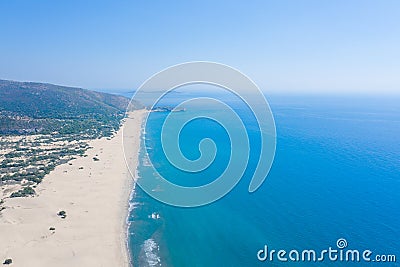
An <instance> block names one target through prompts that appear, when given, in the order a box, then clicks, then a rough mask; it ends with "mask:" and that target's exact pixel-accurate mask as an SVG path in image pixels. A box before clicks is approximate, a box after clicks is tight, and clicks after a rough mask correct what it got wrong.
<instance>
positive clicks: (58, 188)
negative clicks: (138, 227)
mask: <svg viewBox="0 0 400 267" xmlns="http://www.w3.org/2000/svg"><path fill="white" fill-rule="evenodd" d="M145 112H146V111H145V110H137V111H133V112H130V113H129V115H128V116H127V117H126V118H125V121H124V123H123V125H122V127H121V128H120V129H119V130H118V132H117V133H116V135H115V136H114V137H113V138H111V139H110V140H108V139H107V138H101V139H96V140H91V141H90V143H89V144H90V146H92V147H93V148H91V149H89V150H88V151H86V153H85V155H86V156H84V157H79V158H77V159H74V160H72V161H70V162H69V163H67V164H63V165H59V166H57V167H56V168H55V170H54V171H52V172H51V173H50V174H48V175H46V177H45V178H44V180H43V181H42V183H41V184H39V185H38V186H37V188H36V191H37V195H36V196H35V197H28V198H8V199H6V201H5V203H4V206H5V207H6V209H5V210H3V211H2V212H1V213H0V237H1V239H0V263H3V261H4V260H5V259H8V258H10V259H12V261H13V263H12V266H32V267H35V266H38V267H39V266H40V267H47V266H88V267H92V266H93V267H95V266H96V267H97V266H127V267H128V266H131V264H130V257H129V254H130V253H129V251H128V233H127V228H128V223H127V218H128V216H129V201H130V196H131V192H132V190H133V188H134V180H133V179H132V176H131V174H130V173H129V171H128V169H127V167H126V162H125V160H127V161H128V162H129V166H130V168H135V169H136V167H137V164H138V156H139V149H140V142H141V140H140V138H141V128H142V120H143V115H144V114H145ZM124 130H125V133H129V135H127V134H124ZM123 138H124V144H123V146H122V145H121V144H122V139H123ZM123 148H124V149H129V151H132V153H131V155H132V156H131V157H129V158H128V159H125V156H124V151H123ZM94 157H96V158H99V160H98V161H97V160H94V159H93V158H94ZM133 174H135V173H133ZM61 210H64V211H65V212H66V215H67V216H66V218H65V219H62V218H60V216H58V215H57V213H58V212H59V211H61ZM53 227H54V228H55V230H50V229H51V228H53Z"/></svg>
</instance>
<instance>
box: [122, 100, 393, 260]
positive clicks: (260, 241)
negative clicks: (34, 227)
mask: <svg viewBox="0 0 400 267" xmlns="http://www.w3.org/2000/svg"><path fill="white" fill-rule="evenodd" d="M191 97H192V95H190V94H184V93H180V94H174V95H173V96H171V97H169V98H168V97H166V99H165V100H163V101H164V102H163V103H160V105H167V104H168V105H170V104H174V103H176V102H179V101H181V100H185V99H188V98H191ZM219 97H222V98H223V99H224V100H225V101H226V102H229V103H230V104H231V105H232V107H233V108H234V109H235V111H237V113H238V114H240V116H241V118H242V120H243V121H244V122H245V124H246V127H247V130H248V134H249V138H250V145H251V155H250V161H249V165H248V167H247V169H246V172H245V174H244V177H243V178H242V179H241V181H240V182H239V184H238V185H237V186H236V187H235V188H234V189H233V190H232V191H231V192H230V193H229V194H228V195H226V196H225V197H224V198H222V199H220V200H218V201H216V202H214V203H212V204H209V205H206V206H203V207H198V208H177V207H172V206H168V205H165V204H162V203H160V202H158V201H156V200H153V199H152V198H151V197H149V196H148V195H147V194H146V193H145V192H144V191H143V190H141V189H140V188H139V187H138V186H137V187H136V189H135V191H134V193H133V195H132V200H131V204H132V210H131V212H130V216H129V218H128V220H129V222H130V227H129V239H128V242H129V247H130V249H131V256H132V262H133V264H134V266H281V265H282V266H286V265H290V266H347V265H351V266H353V265H354V266H366V265H367V266H369V265H373V266H375V265H376V266H380V265H381V266H397V265H395V264H394V263H385V264H383V263H379V264H378V263H376V264H373V263H365V262H364V263H362V262H361V263H353V264H349V263H344V262H329V261H327V260H325V261H323V262H316V263H310V262H306V263H302V262H296V263H293V262H287V263H283V262H279V261H268V260H267V261H266V262H260V261H258V259H257V252H258V251H259V250H260V249H262V248H263V247H264V245H268V247H269V248H271V249H276V250H279V249H285V250H287V251H290V250H292V249H297V250H299V251H302V250H304V249H314V250H316V251H320V250H323V249H327V248H328V247H333V248H336V241H337V240H338V239H339V238H345V239H346V240H347V242H348V248H350V249H358V250H360V251H362V250H365V249H369V250H371V251H373V253H374V255H375V254H397V264H399V263H398V262H399V261H400V243H399V240H400V208H399V207H400V193H399V192H400V142H399V140H400V139H399V134H400V104H399V103H400V101H399V100H400V98H398V97H394V98H393V97H392V98H389V97H372V96H370V97H367V96H365V97H360V96H326V95H325V96H311V95H310V96H275V95H273V96H269V97H267V99H268V101H269V103H270V105H271V109H272V111H273V115H274V118H275V122H276V127H277V150H276V156H275V161H274V163H273V166H272V169H271V171H270V173H269V175H268V177H267V179H266V180H265V182H264V184H263V185H262V186H261V187H260V188H259V190H258V191H256V192H255V193H251V194H250V193H248V191H247V189H248V185H249V182H250V179H251V176H252V174H253V172H254V169H255V167H256V162H257V161H256V160H257V159H258V154H259V145H260V144H259V142H260V140H259V137H258V132H257V127H256V124H255V121H254V117H252V116H251V114H250V113H249V110H248V109H247V108H246V106H245V105H243V103H241V102H240V101H238V99H236V98H235V97H232V96H227V95H224V94H220V95H219ZM197 108H203V109H205V108H206V109H207V110H208V111H209V112H210V114H212V113H214V112H219V111H218V110H217V109H213V107H212V106H207V107H204V106H203V107H197ZM195 109H196V107H194V108H193V109H188V110H187V111H186V112H196V110H195ZM167 115H168V113H166V112H165V113H163V112H160V113H151V115H150V118H149V122H148V127H147V128H146V134H145V135H144V136H143V137H144V138H146V140H147V141H146V145H147V146H148V148H150V150H148V153H149V158H150V160H151V161H152V163H153V164H154V166H155V167H156V168H157V170H158V171H159V172H160V173H161V174H164V175H166V176H167V177H170V180H171V181H173V182H175V183H177V184H181V185H192V186H195V185H196V186H197V185H201V184H205V183H208V182H210V181H212V180H213V178H215V177H217V176H218V174H220V173H221V172H222V171H223V170H224V168H225V167H226V165H227V164H228V156H229V148H230V147H229V142H228V138H227V133H226V131H224V129H223V128H222V127H221V126H220V125H218V124H216V123H214V122H212V121H208V120H197V121H194V122H192V123H190V124H189V125H187V126H186V127H185V128H184V130H183V131H182V133H181V139H180V144H181V147H182V152H183V153H184V155H185V156H187V157H188V158H191V159H195V158H197V157H198V156H199V151H198V143H199V141H200V140H201V139H203V138H205V137H209V138H212V139H213V140H214V142H215V143H216V144H217V146H218V155H217V157H216V159H215V161H214V162H213V164H212V165H211V166H210V167H209V168H208V169H207V170H206V171H205V172H203V173H200V174H195V175H194V176H193V175H192V176H189V175H188V174H187V173H185V172H182V171H179V170H178V169H176V168H174V167H173V166H171V165H170V164H169V163H168V161H167V159H166V158H165V155H164V154H163V151H162V148H161V146H160V124H161V123H162V121H163V120H164V119H165V117H166V116H167ZM143 146H144V145H143ZM140 161H141V165H140V166H139V175H140V177H141V178H140V179H146V177H149V176H150V175H154V173H153V171H152V170H151V169H150V168H149V167H148V166H146V163H147V160H146V153H145V152H144V147H142V152H141V155H140ZM152 214H153V216H152ZM158 216H159V217H158Z"/></svg>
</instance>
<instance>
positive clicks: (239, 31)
mask: <svg viewBox="0 0 400 267" xmlns="http://www.w3.org/2000/svg"><path fill="white" fill-rule="evenodd" d="M0 36H1V37H0V78H2V79H13V80H23V81H44V82H51V83H57V84H64V85H73V86H81V87H85V88H126V89H127V88H135V87H138V86H139V85H140V84H141V83H142V82H143V81H144V80H145V79H147V78H148V77H149V76H151V75H152V74H154V73H155V72H158V71H159V70H161V69H163V68H165V67H168V66H170V65H173V64H177V63H181V62H186V61H192V60H207V61H217V62H221V63H225V64H228V65H231V66H233V67H235V68H238V69H239V70H241V71H243V72H244V73H245V74H247V75H248V76H250V77H251V78H253V80H254V81H255V82H256V83H257V84H259V86H260V87H261V88H262V89H263V90H265V91H270V92H280V91H281V92H300V91H314V92H342V91H351V92H379V93H381V92H400V1H396V0H393V1H385V0H383V1H376V0H374V1H372V0H359V1H357V0H344V1H340V0H339V1H324V0H314V1H311V0H301V1H299V0H293V1H285V0H275V1H196V2H194V1H100V0H98V1H72V0H70V1H55V0H49V1H41V0H34V1H32V0H26V1H20V0H8V1H7V0H3V1H0Z"/></svg>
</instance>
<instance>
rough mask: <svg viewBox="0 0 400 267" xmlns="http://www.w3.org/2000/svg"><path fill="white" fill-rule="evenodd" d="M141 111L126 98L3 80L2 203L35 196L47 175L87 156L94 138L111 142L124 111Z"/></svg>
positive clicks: (0, 94)
mask: <svg viewBox="0 0 400 267" xmlns="http://www.w3.org/2000/svg"><path fill="white" fill-rule="evenodd" d="M139 108H142V106H141V105H140V104H139V103H137V102H131V103H130V100H129V99H128V98H126V97H123V96H118V95H113V94H107V93H100V92H95V91H90V90H85V89H81V88H73V87H65V86H58V85H52V84H43V83H31V82H15V81H5V80H0V186H1V187H2V188H3V191H7V193H3V194H1V195H0V200H1V199H3V198H5V197H27V196H32V195H35V190H34V188H35V187H36V185H37V184H38V183H40V182H41V181H42V179H43V178H44V177H45V175H46V174H48V173H50V172H51V171H52V170H54V168H55V167H56V166H57V165H60V164H64V163H67V162H69V161H71V160H73V159H75V158H76V157H80V156H86V155H85V152H86V150H88V149H90V146H89V144H88V141H89V140H93V139H98V138H102V137H106V138H109V139H111V138H112V137H113V136H114V134H115V133H116V131H117V130H118V129H119V127H120V126H121V122H122V119H123V117H124V115H125V112H126V111H127V110H134V109H139ZM93 160H94V161H98V160H99V159H98V157H94V158H93ZM4 188H7V189H8V190H4ZM10 188H11V189H12V190H11V189H10ZM0 206H1V204H0ZM0 208H1V207H0Z"/></svg>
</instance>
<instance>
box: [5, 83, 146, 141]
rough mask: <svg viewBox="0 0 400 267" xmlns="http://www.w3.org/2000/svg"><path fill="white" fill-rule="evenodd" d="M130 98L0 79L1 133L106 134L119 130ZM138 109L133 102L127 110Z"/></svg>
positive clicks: (96, 135) (138, 106)
mask: <svg viewBox="0 0 400 267" xmlns="http://www.w3.org/2000/svg"><path fill="white" fill-rule="evenodd" d="M128 104H129V99H128V98H126V97H123V96H118V95H113V94H107V93H100V92H95V91H90V90H85V89H81V88H74V87H65V86H58V85H53V84H46V83H33V82H15V81H7V80H0V134H3V135H4V134H27V133H28V134H29V133H43V134H47V133H51V132H58V133H60V134H78V133H82V134H88V135H90V136H91V137H93V138H95V137H99V136H108V135H110V133H111V132H112V131H114V130H116V129H118V127H119V124H120V120H121V119H122V118H123V116H124V113H125V111H126V108H127V106H128ZM138 108H141V105H140V104H138V103H132V105H131V107H130V109H138Z"/></svg>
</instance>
